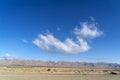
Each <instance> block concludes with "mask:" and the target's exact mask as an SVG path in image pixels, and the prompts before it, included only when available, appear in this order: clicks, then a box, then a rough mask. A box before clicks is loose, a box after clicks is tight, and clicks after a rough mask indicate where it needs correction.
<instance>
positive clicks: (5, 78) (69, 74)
mask: <svg viewBox="0 0 120 80" xmlns="http://www.w3.org/2000/svg"><path fill="white" fill-rule="evenodd" d="M0 80H120V71H119V70H109V69H107V70H104V69H79V68H14V67H13V68H7V67H0Z"/></svg>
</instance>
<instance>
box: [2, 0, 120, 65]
mask: <svg viewBox="0 0 120 80" xmlns="http://www.w3.org/2000/svg"><path fill="white" fill-rule="evenodd" d="M119 3H120V1H119V0H99V1H98V0H69V1H68V0H0V59H3V57H9V58H20V59H35V60H44V61H48V60H52V61H61V60H65V61H80V62H116V63H120V58H119V56H120V49H119V45H120V42H119V41H120V37H119V34H120V22H119V21H120V6H119ZM85 23H86V25H85ZM85 27H86V28H85ZM76 29H77V30H76ZM77 31H78V32H77ZM40 35H41V36H42V37H44V38H46V40H47V41H49V43H48V42H47V41H45V39H43V38H42V37H40ZM38 36H39V37H38ZM50 36H51V37H52V38H53V39H52V40H51V38H50ZM36 40H38V42H39V43H38V42H36ZM79 40H83V42H79ZM40 42H41V43H40ZM70 42H72V43H74V45H73V44H72V43H70ZM81 43H84V44H83V45H81ZM85 43H87V44H85ZM44 44H45V45H44ZM60 45H62V46H60ZM70 46H72V47H70ZM74 46H77V47H74Z"/></svg>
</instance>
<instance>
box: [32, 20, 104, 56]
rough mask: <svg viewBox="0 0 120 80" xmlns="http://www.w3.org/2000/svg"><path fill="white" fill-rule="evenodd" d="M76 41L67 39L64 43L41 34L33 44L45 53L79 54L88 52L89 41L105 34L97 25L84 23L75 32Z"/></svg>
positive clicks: (49, 35) (52, 36) (50, 35)
mask: <svg viewBox="0 0 120 80" xmlns="http://www.w3.org/2000/svg"><path fill="white" fill-rule="evenodd" d="M73 32H74V37H75V38H76V41H73V40H72V39H71V38H66V39H65V40H64V41H61V40H59V39H58V38H56V37H54V35H52V34H50V33H48V34H46V35H43V34H39V35H38V37H37V38H36V39H35V40H34V41H33V43H34V44H35V45H36V46H37V47H39V48H40V49H42V50H43V51H47V52H53V53H69V54H78V53H83V52H86V51H88V50H89V49H90V48H91V47H90V46H89V45H88V42H87V39H94V38H96V37H99V36H101V35H102V34H103V32H102V31H100V30H99V29H98V28H97V26H96V24H95V23H88V22H83V23H81V26H80V27H79V28H75V29H74V30H73Z"/></svg>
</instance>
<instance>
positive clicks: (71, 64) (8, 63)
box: [0, 59, 120, 69]
mask: <svg viewBox="0 0 120 80" xmlns="http://www.w3.org/2000/svg"><path fill="white" fill-rule="evenodd" d="M0 66H8V67H10V66H11V67H14V66H18V67H22V66H23V67H65V68H66V67H67V68H97V69H120V64H117V63H88V62H67V61H59V62H53V61H47V62H45V61H40V60H21V59H13V60H0Z"/></svg>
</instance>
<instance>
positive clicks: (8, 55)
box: [3, 53, 11, 60]
mask: <svg viewBox="0 0 120 80" xmlns="http://www.w3.org/2000/svg"><path fill="white" fill-rule="evenodd" d="M10 57H11V55H10V54H9V53H6V54H5V55H4V56H3V58H4V59H5V60H7V59H9V58H10Z"/></svg>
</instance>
